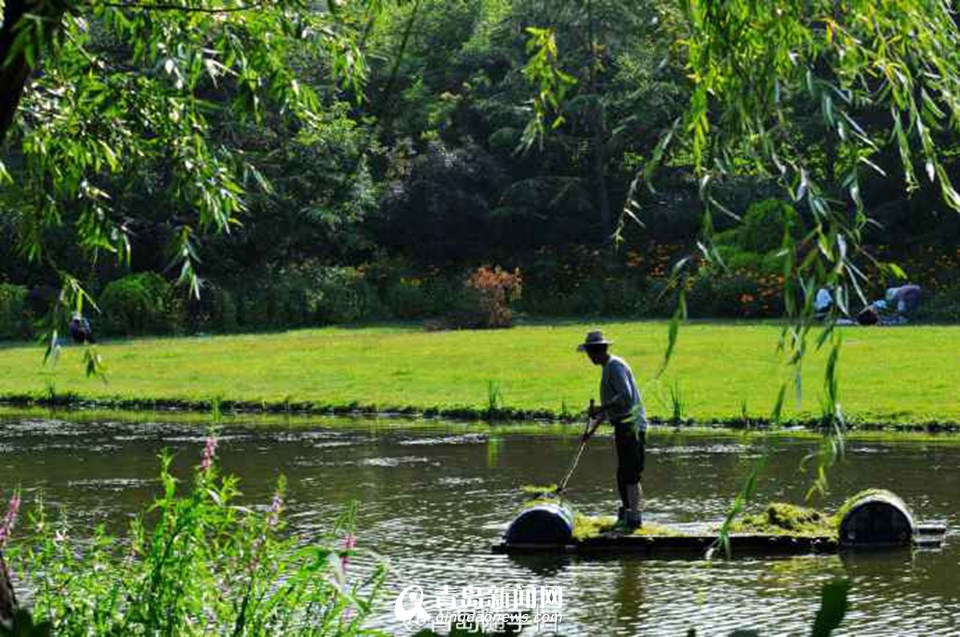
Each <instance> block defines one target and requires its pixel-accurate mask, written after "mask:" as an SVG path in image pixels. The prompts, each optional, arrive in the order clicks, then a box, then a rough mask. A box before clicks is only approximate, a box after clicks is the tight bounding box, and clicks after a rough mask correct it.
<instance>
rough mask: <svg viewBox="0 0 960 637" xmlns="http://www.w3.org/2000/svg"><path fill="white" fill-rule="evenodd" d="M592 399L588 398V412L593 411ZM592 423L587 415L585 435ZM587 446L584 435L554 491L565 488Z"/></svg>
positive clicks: (561, 490) (560, 491) (557, 491)
mask: <svg viewBox="0 0 960 637" xmlns="http://www.w3.org/2000/svg"><path fill="white" fill-rule="evenodd" d="M593 405H594V403H593V399H592V398H591V399H590V412H591V413H592V412H593ZM591 424H593V418H592V417H591V416H589V415H588V416H587V426H586V427H585V428H584V430H583V433H584V435H586V434H587V433H588V432H589V431H590V425H591ZM586 448H587V438H586V437H584V438H583V439H582V440H581V441H580V447H579V448H578V449H577V453H576V455H575V456H573V462H571V463H570V469H568V470H567V475H565V476H564V477H563V480H561V481H560V484H559V485H558V486H557V490H556V493H562V492H563V490H564V489H566V488H567V482H569V481H570V478H571V477H572V476H573V472H574V471H575V470H576V468H577V464H578V463H579V462H580V456H582V455H583V450H584V449H586Z"/></svg>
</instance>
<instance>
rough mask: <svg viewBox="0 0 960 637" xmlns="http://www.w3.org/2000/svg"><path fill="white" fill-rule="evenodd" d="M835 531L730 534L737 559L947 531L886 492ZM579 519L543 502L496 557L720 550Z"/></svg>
mask: <svg viewBox="0 0 960 637" xmlns="http://www.w3.org/2000/svg"><path fill="white" fill-rule="evenodd" d="M836 519H837V520H839V522H838V523H837V524H836V530H834V531H830V530H829V529H826V530H824V532H822V533H809V532H806V533H803V532H802V533H790V532H788V531H780V532H776V533H762V532H741V533H732V534H730V535H729V538H730V548H731V550H732V551H733V552H734V553H735V554H738V555H744V554H746V555H757V554H762V555H797V554H810V553H836V552H838V551H840V550H856V549H895V548H904V547H910V546H921V547H938V546H940V545H941V544H942V542H943V537H944V534H945V533H946V527H945V526H944V525H940V524H917V523H916V521H915V520H914V517H913V515H912V514H911V513H910V510H909V509H908V508H907V506H906V504H905V503H904V502H903V500H901V499H900V498H899V497H897V496H896V495H894V494H892V493H890V492H888V491H867V492H863V493H861V494H858V495H857V496H854V497H853V498H851V499H850V500H848V501H847V502H846V503H845V504H844V506H843V507H842V508H841V510H840V512H839V513H838V514H837V516H836ZM576 520H577V516H576V514H575V512H574V511H573V509H572V508H571V507H570V506H569V505H567V504H565V503H562V502H559V501H556V502H539V503H536V504H534V505H532V506H530V507H529V508H527V509H525V510H524V511H522V512H521V513H520V514H519V515H518V516H517V517H516V518H515V519H514V520H513V521H512V522H511V523H510V526H509V527H508V528H507V531H506V533H505V534H504V537H503V541H502V542H500V543H499V544H496V545H494V546H493V550H494V552H496V553H508V554H521V553H573V554H637V555H644V556H682V555H687V556H702V555H703V554H704V553H705V552H706V551H708V550H709V549H711V548H713V547H716V546H717V533H716V532H713V533H687V532H683V531H679V530H677V529H672V528H670V527H659V526H656V527H652V528H649V527H648V528H645V529H644V530H643V531H642V532H641V533H639V534H638V533H633V534H627V533H623V532H612V531H602V530H599V531H598V532H597V533H592V534H587V535H584V534H582V533H581V534H579V535H578V534H577V533H576V532H575V531H576Z"/></svg>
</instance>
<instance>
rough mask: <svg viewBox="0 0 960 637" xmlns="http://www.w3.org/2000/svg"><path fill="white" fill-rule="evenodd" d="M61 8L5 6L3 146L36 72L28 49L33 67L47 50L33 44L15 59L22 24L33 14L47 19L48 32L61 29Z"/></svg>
mask: <svg viewBox="0 0 960 637" xmlns="http://www.w3.org/2000/svg"><path fill="white" fill-rule="evenodd" d="M58 4H59V3H48V2H45V1H44V0H6V2H5V3H4V5H3V26H2V27H0V144H2V143H3V141H4V140H5V139H6V137H7V133H9V132H10V129H11V128H12V127H13V121H14V118H15V117H16V115H17V108H19V106H20V99H21V98H22V97H23V93H24V89H25V87H26V84H27V79H28V78H29V77H30V73H31V72H32V71H33V66H32V65H31V64H30V62H29V61H28V59H27V56H26V54H25V51H24V49H25V48H27V47H31V48H32V50H33V54H34V55H33V63H34V64H36V63H37V60H39V58H40V53H41V51H40V49H41V48H42V47H43V42H40V41H29V42H27V43H26V47H23V48H21V50H20V51H18V52H17V53H16V54H15V55H11V52H12V51H13V43H14V40H16V37H17V32H18V30H19V28H20V21H21V20H22V19H23V17H24V16H25V15H28V14H32V15H35V16H38V18H39V19H42V20H44V18H46V19H45V20H44V22H43V24H44V27H45V28H46V29H54V30H55V29H59V28H60V21H61V18H62V17H63V9H62V8H60V7H58V6H57V5H58ZM51 35H52V34H51V33H45V34H44V37H45V38H47V40H49V39H50V37H51Z"/></svg>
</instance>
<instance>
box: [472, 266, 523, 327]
mask: <svg viewBox="0 0 960 637" xmlns="http://www.w3.org/2000/svg"><path fill="white" fill-rule="evenodd" d="M466 285H467V288H469V289H470V290H471V291H472V292H473V293H474V294H475V296H476V301H477V309H478V310H479V313H480V315H481V316H482V317H483V326H484V327H489V328H498V327H511V326H512V325H513V312H512V311H511V310H510V307H509V303H510V302H512V301H516V300H518V299H519V298H520V294H521V291H522V278H521V276H520V270H519V268H518V269H516V270H514V271H513V272H507V271H505V270H502V269H501V268H500V267H496V268H490V267H487V266H482V267H479V268H477V269H476V270H474V271H473V272H472V273H471V274H470V276H469V277H468V278H467V283H466Z"/></svg>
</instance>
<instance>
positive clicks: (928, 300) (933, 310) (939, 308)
mask: <svg viewBox="0 0 960 637" xmlns="http://www.w3.org/2000/svg"><path fill="white" fill-rule="evenodd" d="M916 318H917V319H918V320H921V321H934V322H937V323H956V322H958V321H960V290H957V289H942V290H937V291H936V292H933V293H932V294H930V293H928V292H926V291H924V296H923V297H922V298H921V301H920V307H919V308H918V309H917V316H916Z"/></svg>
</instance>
